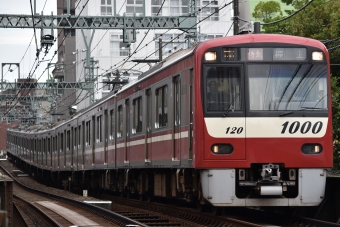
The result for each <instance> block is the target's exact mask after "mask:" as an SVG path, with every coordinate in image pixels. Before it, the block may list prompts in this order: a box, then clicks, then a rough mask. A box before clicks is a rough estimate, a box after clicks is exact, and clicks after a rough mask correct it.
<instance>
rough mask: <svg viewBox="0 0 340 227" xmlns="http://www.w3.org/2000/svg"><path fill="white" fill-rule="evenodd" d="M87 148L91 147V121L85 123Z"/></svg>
mask: <svg viewBox="0 0 340 227" xmlns="http://www.w3.org/2000/svg"><path fill="white" fill-rule="evenodd" d="M85 129H86V130H85V131H86V133H85V146H86V147H87V146H90V145H91V120H89V121H86V122H85Z"/></svg>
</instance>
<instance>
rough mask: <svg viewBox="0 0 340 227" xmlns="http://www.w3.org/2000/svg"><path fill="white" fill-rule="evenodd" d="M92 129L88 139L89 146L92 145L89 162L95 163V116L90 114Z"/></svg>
mask: <svg viewBox="0 0 340 227" xmlns="http://www.w3.org/2000/svg"><path fill="white" fill-rule="evenodd" d="M91 127H92V129H91V135H90V137H91V138H90V140H91V147H92V156H91V158H92V160H90V163H91V164H93V165H94V164H95V160H96V157H95V156H96V117H95V116H92V126H91Z"/></svg>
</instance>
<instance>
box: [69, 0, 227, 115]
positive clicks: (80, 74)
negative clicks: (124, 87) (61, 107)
mask: <svg viewBox="0 0 340 227" xmlns="http://www.w3.org/2000/svg"><path fill="white" fill-rule="evenodd" d="M114 1H115V0H95V1H88V0H78V1H76V3H75V6H76V9H75V15H79V13H80V12H81V15H82V16H91V15H93V16H98V15H103V16H108V15H114V12H116V13H117V15H118V14H119V15H120V16H122V15H123V14H124V13H125V15H127V16H132V15H133V14H134V13H136V14H137V15H142V14H143V0H116V2H114ZM163 1H164V0H145V14H146V15H145V16H156V15H157V13H158V12H159V16H169V15H170V16H186V15H188V2H189V1H188V0H165V2H164V4H163V6H162V3H163ZM86 2H87V4H86ZM230 2H231V0H196V12H197V20H198V21H199V20H202V19H204V18H206V17H207V16H209V15H210V14H212V13H214V12H215V13H214V14H213V15H212V16H210V17H208V18H207V19H206V20H204V21H203V22H201V23H199V24H198V25H197V29H198V33H199V39H200V41H203V40H206V39H213V38H216V37H223V36H230V35H233V27H232V26H233V21H232V17H233V5H232V4H229V5H227V6H225V4H228V3H230ZM85 4H86V6H85V8H84V9H83V6H84V5H85ZM115 5H116V10H115V9H114V6H115ZM161 6H162V7H161ZM160 8H161V9H160ZM200 8H201V10H200V11H198V9H200ZM221 8H222V9H221ZM93 31H94V30H83V32H84V34H85V36H86V40H87V43H89V41H90V38H91V34H92V32H93ZM94 32H95V33H94V36H93V40H92V44H91V48H90V49H91V57H92V58H93V59H94V60H95V61H98V64H96V65H95V67H98V68H96V69H95V71H94V74H95V77H96V75H99V76H98V80H97V84H96V86H95V90H96V92H95V94H94V99H95V100H98V99H100V98H101V97H103V96H104V95H105V94H107V93H109V92H110V89H111V88H109V86H108V85H106V86H105V83H103V80H104V81H105V80H107V79H108V78H107V76H112V75H113V74H112V73H111V72H116V70H117V69H118V70H119V72H121V73H124V72H125V71H126V70H128V72H125V75H129V76H130V79H132V78H136V76H138V75H139V74H140V73H141V72H144V71H146V70H148V69H149V68H150V66H149V65H148V64H146V63H139V64H137V65H136V63H135V62H131V60H133V59H144V58H145V57H146V56H149V57H148V58H147V59H158V51H157V50H158V38H162V41H163V45H165V44H166V43H168V44H166V46H164V47H163V59H164V58H165V57H166V56H168V55H169V54H171V53H173V52H174V51H176V50H179V49H181V48H187V46H188V42H187V40H186V39H185V33H184V34H182V33H183V32H182V31H180V30H170V31H169V30H168V29H155V30H148V29H145V30H137V31H136V42H135V43H131V45H130V46H129V45H128V43H123V31H122V30H119V29H110V30H100V29H97V30H95V31H94ZM161 34H162V37H159V36H160V35H161ZM178 35H179V36H178ZM177 36H178V38H176V39H174V40H173V41H172V39H173V38H175V37H177ZM155 39H156V40H155ZM142 40H143V42H142V43H141V45H140V46H139V44H140V42H141V41H142ZM154 40H155V41H154ZM146 44H148V45H147V46H146ZM138 46H139V48H138V49H137V47H138ZM86 49H87V48H86V45H85V43H84V39H83V35H82V31H81V30H80V29H77V30H76V50H77V51H76V52H77V56H76V62H75V63H76V64H77V67H76V75H77V76H76V78H77V81H84V78H85V76H86V75H87V73H88V70H87V69H85V64H84V62H85V59H86V51H85V50H86ZM134 51H137V52H136V53H135V54H134V55H133V56H132V57H131V58H130V59H129V60H128V61H126V62H125V61H124V60H123V59H127V56H128V55H129V53H133V52H134ZM77 97H78V99H79V100H82V99H84V101H82V102H81V103H79V104H78V110H80V109H82V108H85V107H87V106H89V105H90V104H91V103H90V99H89V94H88V93H87V92H82V93H81V91H78V94H77Z"/></svg>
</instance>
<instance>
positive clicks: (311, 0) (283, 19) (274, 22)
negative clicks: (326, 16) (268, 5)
mask: <svg viewBox="0 0 340 227" xmlns="http://www.w3.org/2000/svg"><path fill="white" fill-rule="evenodd" d="M312 2H313V0H310V1H309V2H307V3H306V4H305V5H304V6H302V7H301V8H300V9H299V10H297V11H295V12H294V13H292V14H291V15H289V16H287V17H285V18H282V19H280V20H277V21H272V22H268V23H260V25H272V24H276V23H279V22H282V21H285V20H287V19H289V18H291V17H292V16H294V15H295V14H297V13H299V12H300V11H301V10H303V9H304V8H306V7H307V6H308V5H309V4H311V3H312Z"/></svg>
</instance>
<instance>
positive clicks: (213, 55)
mask: <svg viewBox="0 0 340 227" xmlns="http://www.w3.org/2000/svg"><path fill="white" fill-rule="evenodd" d="M204 59H205V60H206V61H216V52H214V51H210V52H205V54H204Z"/></svg>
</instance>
